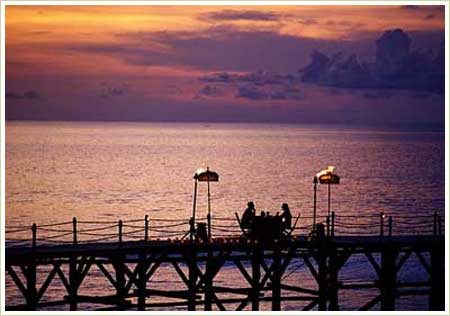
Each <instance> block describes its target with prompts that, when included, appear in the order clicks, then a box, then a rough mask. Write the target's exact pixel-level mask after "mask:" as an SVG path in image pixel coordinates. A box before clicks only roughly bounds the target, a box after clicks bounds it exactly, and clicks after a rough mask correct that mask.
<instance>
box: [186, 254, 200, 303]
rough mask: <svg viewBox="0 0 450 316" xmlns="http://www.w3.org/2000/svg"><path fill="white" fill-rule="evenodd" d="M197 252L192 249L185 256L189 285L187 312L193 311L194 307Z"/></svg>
mask: <svg viewBox="0 0 450 316" xmlns="http://www.w3.org/2000/svg"><path fill="white" fill-rule="evenodd" d="M196 251H197V250H196V249H192V250H191V251H190V252H189V253H188V254H187V261H188V268H189V279H188V281H189V285H188V311H195V306H196V302H195V300H196V294H195V293H196V288H197V278H198V275H197V269H198V268H197V252H196Z"/></svg>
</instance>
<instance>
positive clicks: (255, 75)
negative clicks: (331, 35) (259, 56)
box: [199, 70, 300, 85]
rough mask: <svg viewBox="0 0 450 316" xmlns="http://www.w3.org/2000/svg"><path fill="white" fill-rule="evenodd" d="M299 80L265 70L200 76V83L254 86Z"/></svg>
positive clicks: (291, 75) (295, 77)
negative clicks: (246, 84) (248, 84)
mask: <svg viewBox="0 0 450 316" xmlns="http://www.w3.org/2000/svg"><path fill="white" fill-rule="evenodd" d="M299 79H300V78H298V76H296V75H293V74H285V75H281V74H275V73H270V72H268V71H265V70H258V71H256V72H247V73H233V72H217V73H212V74H208V75H205V76H202V77H200V78H199V80H200V81H204V82H217V83H228V84H233V83H253V84H255V85H274V84H279V85H281V84H291V83H293V82H299V81H300V80H299Z"/></svg>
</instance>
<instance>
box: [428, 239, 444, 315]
mask: <svg viewBox="0 0 450 316" xmlns="http://www.w3.org/2000/svg"><path fill="white" fill-rule="evenodd" d="M442 245H443V243H441V244H436V245H435V246H433V248H432V249H431V251H430V261H431V262H430V266H431V267H430V272H431V273H430V274H431V275H430V281H431V282H430V283H431V289H430V298H429V309H430V310H432V311H443V310H444V309H445V266H444V263H445V260H444V254H445V250H444V247H441V246H442Z"/></svg>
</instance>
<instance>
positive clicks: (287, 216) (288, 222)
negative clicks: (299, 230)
mask: <svg viewBox="0 0 450 316" xmlns="http://www.w3.org/2000/svg"><path fill="white" fill-rule="evenodd" d="M281 209H282V210H283V213H281V223H282V226H283V228H284V229H286V228H291V226H292V214H291V211H290V210H289V205H288V204H287V203H283V205H282V206H281Z"/></svg>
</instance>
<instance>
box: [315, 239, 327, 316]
mask: <svg viewBox="0 0 450 316" xmlns="http://www.w3.org/2000/svg"><path fill="white" fill-rule="evenodd" d="M318 250H319V251H318V254H317V257H318V264H319V276H318V279H319V280H318V281H319V282H318V283H319V284H318V285H319V311H325V310H327V287H328V284H327V273H328V272H327V255H326V253H325V247H324V246H321V247H320V248H319V249H318Z"/></svg>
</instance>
